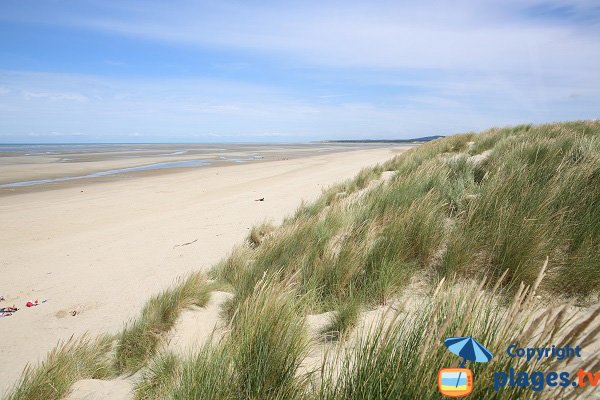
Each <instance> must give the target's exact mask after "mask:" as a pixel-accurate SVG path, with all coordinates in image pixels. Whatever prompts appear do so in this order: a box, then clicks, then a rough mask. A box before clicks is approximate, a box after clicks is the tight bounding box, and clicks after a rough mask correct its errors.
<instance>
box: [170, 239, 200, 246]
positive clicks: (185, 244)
mask: <svg viewBox="0 0 600 400" xmlns="http://www.w3.org/2000/svg"><path fill="white" fill-rule="evenodd" d="M197 241H198V239H194V240H192V241H191V242H187V243H182V244H176V245H175V246H173V248H175V247H182V246H187V245H190V244H192V243H196V242H197Z"/></svg>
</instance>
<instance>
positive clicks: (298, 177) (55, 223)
mask: <svg viewBox="0 0 600 400" xmlns="http://www.w3.org/2000/svg"><path fill="white" fill-rule="evenodd" d="M399 149H400V148H399V147H395V148H393V149H391V148H389V149H385V148H379V149H369V150H357V151H350V152H342V153H332V154H326V155H319V156H313V157H304V158H296V159H290V160H285V161H268V162H262V163H257V164H247V165H233V166H223V167H214V168H204V169H203V168H200V169H194V170H185V171H181V172H173V173H168V174H156V175H154V176H151V175H150V176H143V177H138V178H135V179H118V180H114V181H109V182H101V183H95V184H90V183H85V182H83V181H82V182H80V183H77V184H72V183H71V184H69V185H65V186H64V188H61V189H55V190H49V191H43V190H38V191H32V192H24V193H20V194H14V195H10V196H5V197H1V198H0V215H1V217H0V220H1V221H2V239H1V245H0V249H1V251H0V254H1V256H0V270H1V271H2V285H0V295H2V296H4V297H5V298H6V302H3V303H2V305H3V306H5V305H12V304H13V303H14V304H15V305H17V307H20V308H21V310H20V311H18V312H17V313H16V314H15V315H13V316H11V317H6V318H2V319H0V324H1V326H2V328H1V329H0V359H1V360H2V362H1V363H0V377H1V378H2V379H0V382H1V383H0V391H4V389H6V388H7V386H9V385H10V384H11V383H12V382H14V381H15V380H16V379H17V378H18V377H19V375H20V372H21V371H22V369H23V367H25V365H26V363H28V362H35V361H37V360H39V359H41V358H42V357H43V356H44V355H45V353H46V352H47V351H48V350H50V349H51V348H53V347H54V346H55V345H56V343H57V342H58V341H59V340H66V339H68V338H69V337H70V336H71V335H73V334H75V335H80V334H83V333H85V332H90V333H91V334H96V333H101V332H115V331H117V330H119V329H120V328H121V327H122V326H123V323H124V322H126V321H127V320H128V319H130V318H132V317H135V316H136V315H137V314H138V313H139V311H140V309H141V307H142V306H143V304H144V303H145V301H146V300H147V299H148V297H149V296H151V295H152V294H155V293H156V292H157V291H159V290H160V289H162V288H164V287H166V286H168V285H169V284H171V283H172V282H173V280H174V279H175V278H176V277H178V276H180V275H182V274H185V273H187V272H189V271H194V270H198V269H205V268H208V267H210V266H211V265H212V264H213V263H214V262H216V261H218V260H219V259H220V258H221V257H223V256H224V255H226V254H227V252H228V251H229V250H230V249H231V247H232V245H233V244H235V243H236V242H239V241H240V240H242V239H243V238H244V237H245V235H246V234H247V232H248V229H249V228H250V227H251V226H252V225H253V224H255V223H258V222H261V221H263V220H265V219H270V220H273V221H275V222H278V221H279V220H281V218H283V217H284V216H285V215H288V214H290V213H291V212H293V211H294V209H295V208H296V207H297V206H298V205H299V204H300V201H301V199H305V200H311V199H313V198H316V197H317V195H318V194H319V193H320V192H321V189H322V188H323V187H325V186H328V185H330V184H333V183H335V182H338V181H340V180H342V179H345V178H350V177H352V176H354V175H355V174H356V173H357V172H358V171H359V170H360V169H361V168H362V167H365V166H367V165H372V164H375V163H378V162H382V161H385V160H386V159H388V158H390V157H391V156H392V155H393V154H394V152H397V151H399ZM262 197H264V198H265V200H264V201H263V202H257V201H254V200H255V199H256V198H262ZM184 244H186V245H184ZM34 299H39V300H40V301H42V300H45V299H47V300H48V301H47V302H46V303H44V304H41V305H40V306H38V307H34V308H30V309H29V308H26V307H24V305H25V303H26V302H27V301H28V300H34ZM73 311H76V315H75V316H72V315H71V314H72V312H73Z"/></svg>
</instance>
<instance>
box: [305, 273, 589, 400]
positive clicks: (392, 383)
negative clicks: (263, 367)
mask: <svg viewBox="0 0 600 400" xmlns="http://www.w3.org/2000/svg"><path fill="white" fill-rule="evenodd" d="M482 287H483V285H482V284H479V285H477V284H475V283H474V282H467V283H465V282H462V283H453V284H445V283H443V282H442V284H440V286H439V287H438V289H437V291H436V294H435V295H433V296H432V297H431V298H430V299H428V300H426V301H424V302H423V303H422V304H420V305H418V306H417V307H416V308H415V309H414V310H413V311H411V312H409V313H408V314H402V315H401V314H398V315H396V316H395V318H393V322H389V321H386V320H385V319H384V320H382V321H381V322H380V323H379V324H378V325H376V326H375V327H374V328H373V329H372V330H371V331H370V332H368V333H366V334H365V335H364V336H362V337H361V339H360V340H359V343H358V344H356V345H353V346H351V347H349V348H348V349H347V350H346V351H342V352H340V353H338V354H334V355H333V356H332V359H331V360H330V361H329V363H328V364H327V365H326V367H325V369H324V371H322V376H323V379H322V380H321V385H320V387H319V389H318V392H317V393H315V394H313V398H318V399H324V400H334V399H373V400H375V399H407V400H408V399H410V400H412V399H439V398H440V394H439V392H438V390H437V387H436V385H435V382H436V381H437V371H438V370H439V369H440V368H443V367H455V366H456V364H457V361H458V357H456V356H455V355H453V354H452V353H450V352H449V351H447V350H446V348H445V347H444V346H443V344H442V341H443V339H444V338H446V337H450V336H466V335H471V336H473V337H476V338H477V340H480V341H481V342H483V343H485V344H486V347H488V348H489V349H490V350H491V352H492V353H493V354H494V355H495V357H494V358H493V359H492V361H491V362H489V363H484V364H479V363H469V365H468V366H467V367H468V368H470V369H472V370H473V373H474V376H475V380H476V385H475V388H474V391H473V393H472V394H471V395H470V396H471V397H473V398H478V399H498V400H499V399H513V398H514V399H516V398H519V399H533V398H540V395H543V396H545V397H544V398H559V397H561V396H559V395H558V393H557V392H558V390H550V389H551V388H546V391H545V392H543V393H541V394H540V393H536V392H534V391H532V390H531V389H530V388H529V389H528V388H520V387H509V386H507V387H504V388H501V389H500V390H498V391H496V390H494V387H493V379H492V377H493V374H494V372H496V371H503V372H506V371H508V369H509V368H511V367H512V368H514V369H515V370H517V371H527V372H528V373H531V372H533V371H556V370H561V369H564V370H569V371H571V372H572V373H574V372H576V371H577V369H578V368H579V367H580V366H581V363H579V364H577V365H570V366H568V367H567V366H566V364H567V361H566V360H564V361H561V362H557V363H553V362H551V361H548V360H547V359H542V360H532V361H530V362H528V363H526V362H524V361H523V360H522V359H516V360H515V359H511V358H510V357H508V356H506V355H505V354H504V352H505V351H506V347H507V346H508V344H510V343H518V344H519V345H521V346H526V345H528V344H530V345H533V346H535V347H539V346H541V347H543V346H551V345H552V344H559V343H563V344H564V343H574V340H577V337H576V335H577V334H579V333H581V332H583V331H584V330H585V329H586V328H589V324H590V321H591V318H586V317H585V316H583V315H579V316H577V317H573V316H572V315H571V318H572V320H571V321H570V322H567V319H568V318H565V309H564V308H557V309H555V310H551V309H550V310H546V311H545V312H546V313H547V314H542V315H541V317H537V319H535V320H534V318H533V317H534V316H535V315H539V314H540V312H541V311H540V309H539V307H538V306H535V305H534V304H535V303H534V297H535V293H536V292H535V288H534V287H533V288H530V287H524V286H521V287H520V290H519V291H518V294H517V295H516V296H515V297H514V298H513V300H512V301H511V302H510V303H508V304H506V305H504V304H503V302H502V299H501V298H499V297H498V294H497V293H496V292H495V291H494V290H490V291H482V290H481V288H482ZM567 314H568V313H567ZM388 320H389V318H388ZM594 324H595V325H596V327H598V326H600V324H598V321H594ZM532 338H533V339H532ZM593 340H597V338H596V337H595V335H593ZM588 345H590V346H591V345H592V344H591V343H588ZM598 361H599V358H598V356H597V355H590V356H589V357H588V358H587V359H586V360H585V362H586V363H588V365H593V364H595V363H597V362H598ZM569 389H570V388H567V389H565V390H567V391H569ZM565 394H568V393H565ZM584 395H585V394H584V393H583V392H575V397H577V396H584ZM561 398H562V397H561Z"/></svg>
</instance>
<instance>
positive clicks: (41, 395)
mask: <svg viewBox="0 0 600 400" xmlns="http://www.w3.org/2000/svg"><path fill="white" fill-rule="evenodd" d="M112 344H113V338H112V337H109V336H102V337H99V338H97V339H93V340H92V339H89V338H87V337H83V338H78V339H75V338H72V339H70V340H69V341H67V342H65V343H62V344H60V345H59V346H57V347H56V348H54V349H53V350H52V351H50V352H49V353H48V355H47V356H46V359H45V360H44V361H43V362H42V363H40V364H39V365H37V366H28V367H27V368H26V369H25V371H24V372H23V373H22V375H21V379H20V380H19V381H18V382H17V383H16V384H15V386H14V388H13V389H12V390H11V392H10V393H9V394H7V396H6V397H5V399H6V400H39V399H45V400H55V399H56V400H58V399H61V398H62V397H63V396H64V395H65V394H67V393H68V391H69V389H70V387H71V385H72V384H73V383H74V382H76V381H78V380H80V379H103V378H108V377H110V376H112V375H113V374H114V368H113V364H112V359H111V357H110V353H111V348H112Z"/></svg>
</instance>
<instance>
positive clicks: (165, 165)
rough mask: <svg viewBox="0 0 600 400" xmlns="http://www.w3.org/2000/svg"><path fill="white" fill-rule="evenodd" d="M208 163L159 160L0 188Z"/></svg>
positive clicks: (17, 183)
mask: <svg viewBox="0 0 600 400" xmlns="http://www.w3.org/2000/svg"><path fill="white" fill-rule="evenodd" d="M209 164H210V163H209V162H208V161H206V160H187V161H170V162H161V163H154V164H148V165H140V166H137V167H129V168H118V169H110V170H108V171H99V172H94V173H92V174H87V175H80V176H64V177H61V178H50V179H40V180H35V181H22V182H13V183H5V184H1V185H0V188H13V187H23V186H33V185H43V184H46V183H57V182H65V181H73V180H76V179H88V178H101V177H103V176H111V175H117V174H125V173H127V172H137V171H151V170H155V169H167V168H193V167H202V166H205V165H209Z"/></svg>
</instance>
